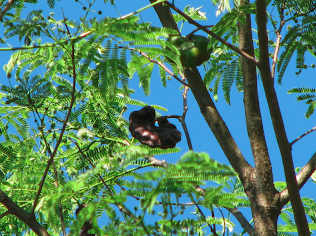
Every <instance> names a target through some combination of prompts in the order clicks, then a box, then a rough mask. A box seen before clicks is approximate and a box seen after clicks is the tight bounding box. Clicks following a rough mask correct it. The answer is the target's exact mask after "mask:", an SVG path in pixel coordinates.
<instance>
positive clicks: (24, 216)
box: [0, 189, 49, 236]
mask: <svg viewBox="0 0 316 236" xmlns="http://www.w3.org/2000/svg"><path fill="white" fill-rule="evenodd" d="M0 202H1V203H2V204H3V205H4V206H5V207H6V208H7V209H8V211H9V213H10V214H13V215H15V216H16V217H18V218H19V219H20V220H21V221H23V222H24V223H25V224H27V225H28V226H29V227H30V228H31V229H32V230H33V231H34V232H35V233H36V234H37V235H40V236H49V234H48V233H47V231H46V229H45V228H44V227H43V226H41V225H40V224H39V223H38V222H37V221H36V219H35V217H34V214H32V213H28V212H26V211H25V210H23V209H22V208H21V207H19V206H18V205H17V204H16V203H15V202H13V201H12V200H11V198H9V197H8V195H6V194H5V192H3V191H2V190H1V189H0Z"/></svg>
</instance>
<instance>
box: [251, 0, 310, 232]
mask: <svg viewBox="0 0 316 236" xmlns="http://www.w3.org/2000/svg"><path fill="white" fill-rule="evenodd" d="M256 8H257V25H258V39H259V53H260V58H259V70H260V73H261V78H262V83H263V87H264V90H265V94H266V99H267V102H268V106H269V110H270V116H271V119H272V123H273V127H274V132H275V135H276V138H277V142H278V145H279V149H280V152H281V156H282V161H283V167H284V172H285V178H286V183H287V187H288V188H289V193H290V199H291V203H292V207H293V212H294V218H295V222H296V225H297V228H298V232H299V235H309V228H308V223H307V219H306V215H305V212H304V206H303V203H302V200H301V197H300V193H299V188H298V186H297V183H296V178H295V171H294V165H293V159H292V153H291V145H290V144H289V142H288V139H287V135H286V131H285V127H284V123H283V119H282V115H281V111H280V107H279V102H278V99H277V96H276V92H275V89H274V83H273V79H272V77H271V70H270V64H269V51H268V50H269V48H268V40H267V38H268V35H267V28H266V3H265V0H257V1H256Z"/></svg>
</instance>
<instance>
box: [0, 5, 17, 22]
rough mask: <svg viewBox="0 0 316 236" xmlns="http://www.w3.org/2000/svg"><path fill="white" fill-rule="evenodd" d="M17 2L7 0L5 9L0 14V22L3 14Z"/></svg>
mask: <svg viewBox="0 0 316 236" xmlns="http://www.w3.org/2000/svg"><path fill="white" fill-rule="evenodd" d="M16 1H17V0H9V1H8V3H7V4H6V6H5V8H4V9H3V11H2V12H1V13H0V20H2V17H3V16H4V14H5V13H6V12H7V11H8V10H9V9H10V7H11V5H12V4H13V3H15V2H16Z"/></svg>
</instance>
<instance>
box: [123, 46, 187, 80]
mask: <svg viewBox="0 0 316 236" xmlns="http://www.w3.org/2000/svg"><path fill="white" fill-rule="evenodd" d="M124 48H126V49H128V50H131V51H135V52H137V53H139V54H140V55H142V56H144V57H146V58H147V59H148V60H149V61H150V62H152V63H155V64H157V65H159V66H161V67H162V68H163V69H164V70H165V71H166V72H167V73H168V74H170V75H171V76H172V77H174V78H175V79H176V80H178V81H179V82H180V83H181V84H183V85H185V86H189V85H188V84H187V83H185V82H184V81H182V80H181V79H179V77H178V76H176V75H175V74H174V73H173V72H172V71H171V70H169V68H168V67H167V66H166V65H165V64H163V63H162V62H161V61H156V60H154V59H152V58H150V57H149V56H148V55H147V54H146V53H143V52H141V51H139V50H137V49H135V48H130V47H124Z"/></svg>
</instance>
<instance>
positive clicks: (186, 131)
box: [180, 79, 193, 150]
mask: <svg viewBox="0 0 316 236" xmlns="http://www.w3.org/2000/svg"><path fill="white" fill-rule="evenodd" d="M183 80H184V79H183ZM188 91H189V87H188V86H184V89H183V93H182V97H183V113H182V116H181V118H180V122H181V124H182V128H183V131H184V133H185V137H186V139H187V143H188V147H189V150H193V146H192V141H191V138H190V135H189V131H188V128H187V125H186V123H185V116H186V114H187V111H188V103H187V95H188Z"/></svg>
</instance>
